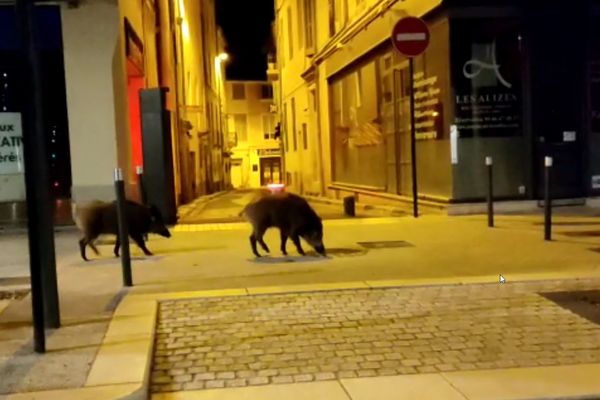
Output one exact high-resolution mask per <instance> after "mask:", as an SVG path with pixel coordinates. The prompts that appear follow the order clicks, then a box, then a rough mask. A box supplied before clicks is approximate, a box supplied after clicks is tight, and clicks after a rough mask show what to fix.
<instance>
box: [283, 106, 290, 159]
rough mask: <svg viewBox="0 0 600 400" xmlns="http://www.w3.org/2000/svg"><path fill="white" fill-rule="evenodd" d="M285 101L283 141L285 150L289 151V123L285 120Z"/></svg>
mask: <svg viewBox="0 0 600 400" xmlns="http://www.w3.org/2000/svg"><path fill="white" fill-rule="evenodd" d="M287 109H288V108H287V103H283V143H284V144H285V151H286V152H287V151H289V150H290V144H289V143H290V139H289V136H288V128H289V124H288V120H287V115H288V113H287Z"/></svg>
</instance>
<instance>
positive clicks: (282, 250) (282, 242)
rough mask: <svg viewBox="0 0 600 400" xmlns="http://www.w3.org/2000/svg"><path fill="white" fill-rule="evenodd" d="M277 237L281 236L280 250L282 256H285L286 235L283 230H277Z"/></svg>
mask: <svg viewBox="0 0 600 400" xmlns="http://www.w3.org/2000/svg"><path fill="white" fill-rule="evenodd" d="M279 237H280V238H281V252H282V253H283V255H284V256H287V250H286V249H285V244H286V243H287V240H288V235H287V233H285V232H284V231H279Z"/></svg>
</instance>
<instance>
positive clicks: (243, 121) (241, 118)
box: [233, 114, 248, 142]
mask: <svg viewBox="0 0 600 400" xmlns="http://www.w3.org/2000/svg"><path fill="white" fill-rule="evenodd" d="M233 118H234V124H235V133H236V134H237V139H238V142H246V141H248V121H247V117H246V114H235V115H234V117H233Z"/></svg>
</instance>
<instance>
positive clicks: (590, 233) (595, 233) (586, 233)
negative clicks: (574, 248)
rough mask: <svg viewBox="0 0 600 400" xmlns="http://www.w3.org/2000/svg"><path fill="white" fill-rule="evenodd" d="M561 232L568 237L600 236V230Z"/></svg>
mask: <svg viewBox="0 0 600 400" xmlns="http://www.w3.org/2000/svg"><path fill="white" fill-rule="evenodd" d="M560 234H562V235H565V236H568V237H598V236H600V231H574V232H560Z"/></svg>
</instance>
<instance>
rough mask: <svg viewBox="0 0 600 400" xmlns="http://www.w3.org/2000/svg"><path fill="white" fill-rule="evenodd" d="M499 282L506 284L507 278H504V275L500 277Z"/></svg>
mask: <svg viewBox="0 0 600 400" xmlns="http://www.w3.org/2000/svg"><path fill="white" fill-rule="evenodd" d="M498 281H499V282H500V284H503V283H506V278H504V277H503V276H502V274H500V275H498Z"/></svg>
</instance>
